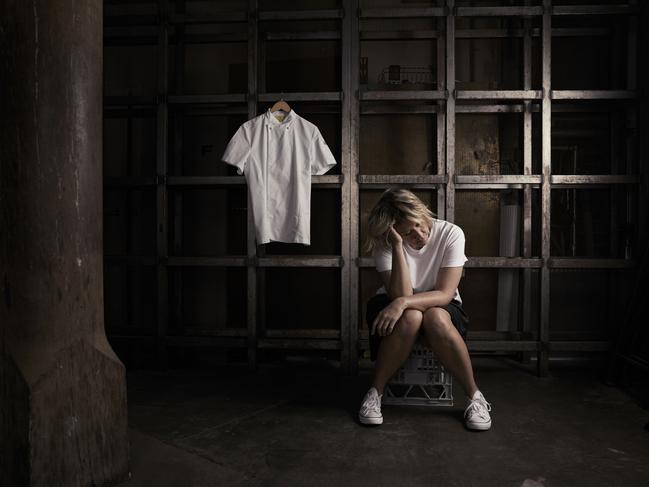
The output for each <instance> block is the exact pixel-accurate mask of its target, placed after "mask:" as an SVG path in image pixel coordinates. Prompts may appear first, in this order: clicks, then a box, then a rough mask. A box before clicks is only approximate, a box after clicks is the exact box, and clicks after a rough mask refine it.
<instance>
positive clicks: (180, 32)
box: [172, 0, 185, 326]
mask: <svg viewBox="0 0 649 487" xmlns="http://www.w3.org/2000/svg"><path fill="white" fill-rule="evenodd" d="M176 8H177V12H178V13H185V0H176ZM175 32H176V51H175V57H176V59H175V70H176V71H175V75H176V79H175V85H176V86H175V94H176V95H180V94H182V93H184V91H185V89H184V88H185V86H184V85H185V25H184V24H178V25H176V26H175ZM184 122H185V117H184V111H181V110H177V111H176V113H175V114H174V124H173V135H174V159H173V161H174V162H173V164H174V174H175V175H176V176H180V175H182V173H183V125H184ZM173 219H174V226H173V254H174V255H180V254H181V253H182V251H183V227H182V225H183V194H182V192H180V191H175V192H174V215H173ZM172 272H173V273H174V275H173V277H174V279H173V297H172V299H173V316H174V318H173V319H174V322H175V323H176V326H181V325H182V324H183V314H182V303H183V301H182V300H183V272H182V268H175V269H174V270H173V271H172Z"/></svg>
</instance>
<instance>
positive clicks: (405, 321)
mask: <svg viewBox="0 0 649 487" xmlns="http://www.w3.org/2000/svg"><path fill="white" fill-rule="evenodd" d="M422 321H423V314H422V312H421V311H418V310H416V309H407V310H405V311H404V312H403V314H402V315H401V318H400V319H399V321H398V322H397V324H396V327H395V331H397V332H398V333H401V334H403V335H410V336H414V335H416V334H417V333H419V328H421V324H422Z"/></svg>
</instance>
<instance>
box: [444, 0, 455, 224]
mask: <svg viewBox="0 0 649 487" xmlns="http://www.w3.org/2000/svg"><path fill="white" fill-rule="evenodd" d="M446 6H447V8H448V13H447V16H446V90H447V94H448V96H447V98H446V176H447V178H448V181H447V182H446V211H445V215H444V219H445V220H447V221H449V222H453V221H455V0H446Z"/></svg>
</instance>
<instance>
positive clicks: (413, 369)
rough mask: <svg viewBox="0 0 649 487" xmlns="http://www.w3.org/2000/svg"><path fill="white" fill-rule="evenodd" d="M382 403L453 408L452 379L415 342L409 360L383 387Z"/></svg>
mask: <svg viewBox="0 0 649 487" xmlns="http://www.w3.org/2000/svg"><path fill="white" fill-rule="evenodd" d="M381 402H382V403H383V404H393V405H411V406H452V405H453V378H452V377H451V374H449V373H448V372H447V371H446V369H445V368H444V366H443V365H442V364H441V363H439V361H437V360H436V359H435V356H434V355H433V352H431V351H430V350H428V349H427V348H425V347H424V346H423V345H420V344H419V343H417V344H415V346H414V347H413V349H412V351H411V352H410V357H408V360H406V362H405V363H404V364H403V366H402V367H401V368H400V369H399V370H397V372H396V373H395V374H394V376H392V378H391V379H390V381H389V382H388V384H387V385H386V386H385V390H384V391H383V398H382V400H381Z"/></svg>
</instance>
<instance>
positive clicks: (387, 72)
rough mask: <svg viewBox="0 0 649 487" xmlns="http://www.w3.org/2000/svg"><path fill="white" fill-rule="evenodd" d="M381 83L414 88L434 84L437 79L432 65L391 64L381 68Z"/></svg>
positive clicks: (379, 80)
mask: <svg viewBox="0 0 649 487" xmlns="http://www.w3.org/2000/svg"><path fill="white" fill-rule="evenodd" d="M378 82H379V84H383V85H390V86H394V87H404V88H413V89H415V87H416V86H421V85H431V86H434V85H435V83H436V82H437V80H436V79H435V73H434V72H433V68H432V66H401V65H399V64H391V65H390V66H388V67H387V68H383V70H381V74H379V79H378Z"/></svg>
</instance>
